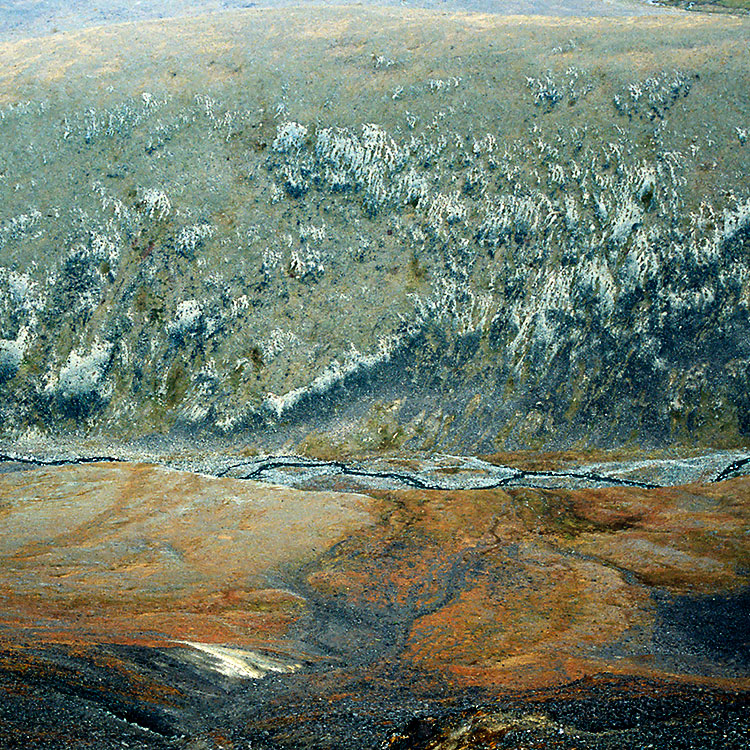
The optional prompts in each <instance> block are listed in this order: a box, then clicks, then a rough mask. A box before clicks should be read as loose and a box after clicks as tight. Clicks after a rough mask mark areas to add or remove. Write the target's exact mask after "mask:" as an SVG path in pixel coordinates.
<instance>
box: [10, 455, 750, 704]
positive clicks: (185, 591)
mask: <svg viewBox="0 0 750 750" xmlns="http://www.w3.org/2000/svg"><path fill="white" fill-rule="evenodd" d="M372 495H373V496H372V497H364V496H362V495H352V494H343V493H333V492H323V493H320V492H302V491H295V490H290V489H286V488H279V487H270V486H266V485H261V484H255V483H251V482H241V481H237V480H232V479H217V478H212V477H206V476H199V475H193V474H187V473H182V472H177V471H171V470H167V469H164V468H160V467H156V466H151V465H127V464H112V465H107V464H99V465H95V466H94V465H87V466H70V467H65V468H54V469H38V470H34V471H29V472H23V473H16V474H8V475H4V476H0V526H1V527H2V529H3V534H2V538H0V598H1V599H2V615H0V620H1V622H0V624H1V625H2V626H3V627H1V628H0V646H4V647H6V648H8V647H10V645H11V644H15V645H14V648H17V647H19V644H23V643H40V642H56V643H64V644H67V646H68V647H72V646H75V645H76V644H86V643H101V642H114V643H127V644H138V645H166V644H170V643H175V642H177V641H181V640H192V641H204V642H214V643H225V644H232V645H236V646H241V647H246V648H259V647H260V648H266V649H270V650H275V649H279V650H283V648H284V646H285V644H289V643H291V639H293V638H296V639H297V646H299V638H300V637H303V635H304V634H302V636H301V635H300V633H302V631H303V629H302V630H301V629H300V628H301V623H302V620H303V618H302V616H303V615H305V616H306V617H308V616H310V615H311V612H312V609H311V606H310V605H311V599H314V603H315V607H316V608H318V610H319V609H320V608H321V607H323V608H325V607H326V604H327V603H328V604H335V605H336V606H337V607H340V606H342V605H344V606H346V607H347V608H348V611H354V612H357V611H361V612H363V613H366V614H367V616H368V618H370V619H371V620H374V621H377V618H378V617H382V618H384V619H386V618H388V619H390V620H391V621H396V622H399V623H401V624H402V625H403V632H405V634H406V635H405V638H404V640H403V642H402V643H398V644H392V645H393V646H394V647H395V649H396V651H395V656H394V650H393V648H391V649H389V650H388V649H386V650H387V651H388V653H389V656H388V659H389V660H391V661H392V660H394V659H395V660H396V662H397V663H398V665H400V666H402V667H404V668H406V669H407V670H408V671H409V672H410V673H412V674H422V675H424V676H425V680H427V682H432V681H442V682H444V683H445V684H448V685H451V686H454V687H456V688H463V687H468V686H480V687H483V688H487V689H490V690H497V691H507V690H513V691H518V690H520V689H525V688H542V687H549V686H554V685H559V684H563V683H567V682H570V681H571V680H576V679H580V678H583V677H586V676H588V675H594V674H600V673H605V672H607V673H613V674H633V675H644V676H649V677H674V676H675V675H676V674H677V672H675V671H674V670H673V668H672V667H670V665H669V664H667V663H666V662H665V661H664V660H663V659H661V660H660V659H657V658H656V657H655V655H654V654H653V653H652V640H653V635H654V633H655V631H656V628H657V627H658V625H659V623H658V612H657V608H656V606H655V603H654V597H653V594H654V592H659V593H660V595H662V596H673V597H674V596H688V595H689V596H705V595H708V594H722V595H727V596H729V595H732V594H733V593H737V592H740V591H742V590H743V589H746V587H747V583H748V582H747V574H746V571H747V570H748V569H750V538H749V535H748V529H749V528H750V527H749V525H748V515H749V514H750V503H749V502H748V498H749V497H750V479H747V478H741V479H734V480H731V481H727V482H723V483H720V484H714V485H707V486H704V485H691V486H685V487H675V488H665V489H658V490H645V489H637V488H608V489H590V490H542V489H524V488H515V489H508V490H505V491H504V490H500V489H495V490H471V491H420V490H409V491H391V492H386V491H380V492H375V493H372ZM280 581H288V582H289V583H288V586H286V585H284V584H280ZM6 658H10V657H7V656H6ZM372 669H373V670H374V671H373V674H374V673H375V671H376V670H377V669H378V664H377V663H375V664H373V665H372ZM677 676H678V677H679V678H680V679H684V680H692V681H695V680H698V681H705V682H712V683H714V684H717V685H722V686H731V687H733V688H748V687H750V681H749V680H748V679H747V678H746V676H745V675H744V674H742V673H739V672H736V673H730V672H728V671H726V670H725V671H724V672H722V671H721V670H717V669H711V670H706V671H705V672H701V671H700V670H698V669H697V668H695V669H694V670H693V671H690V670H689V669H687V670H683V671H682V672H680V673H679V675H677Z"/></svg>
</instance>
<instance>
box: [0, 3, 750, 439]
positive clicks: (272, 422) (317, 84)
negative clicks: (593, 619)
mask: <svg viewBox="0 0 750 750" xmlns="http://www.w3.org/2000/svg"><path fill="white" fill-rule="evenodd" d="M282 16H283V23H281V22H280V21H279V19H280V18H282ZM667 23H668V24H669V33H664V24H667ZM373 30H375V31H374V32H373ZM747 32H748V28H747V26H746V25H745V24H744V22H742V21H738V20H736V19H731V20H727V19H716V18H707V17H697V16H690V17H682V16H680V17H675V18H669V19H668V20H666V19H658V20H657V19H653V18H646V19H641V20H638V21H635V22H630V21H628V22H627V23H626V22H620V21H614V20H606V21H605V20H600V21H597V22H596V23H582V22H581V21H580V20H578V19H571V20H567V21H555V22H554V23H553V22H551V21H544V20H539V19H537V20H529V21H527V22H524V23H523V24H518V23H517V22H513V23H511V22H510V21H509V20H507V19H502V18H496V19H487V18H482V19H479V18H472V17H469V16H452V17H444V16H437V15H432V14H430V13H426V12H407V11H393V10H363V9H357V10H354V11H353V10H351V9H348V10H347V9H326V10H321V11H319V12H317V13H316V16H315V20H314V22H313V23H312V25H311V21H310V17H309V14H308V13H307V12H301V11H284V12H283V13H282V12H278V13H276V12H273V13H272V12H265V11H264V12H258V11H251V12H247V13H240V14H236V15H232V14H228V15H222V16H216V17H212V18H211V19H210V20H205V19H203V20H201V21H196V20H186V21H184V22H181V23H180V24H176V25H171V26H165V25H163V24H158V23H154V24H145V25H143V26H139V27H138V29H137V30H136V29H131V28H128V27H123V28H120V29H117V30H116V31H114V30H111V29H110V30H92V31H88V32H81V33H80V34H76V35H71V36H69V37H66V38H58V39H55V40H42V41H39V42H35V43H34V45H35V46H34V54H33V55H32V54H31V49H30V47H29V46H28V45H26V46H24V44H23V43H21V44H17V45H8V46H6V47H3V48H0V71H2V72H0V154H2V161H1V162H0V207H1V208H0V379H2V380H3V393H2V396H0V417H2V421H3V436H4V437H5V438H6V439H15V438H18V437H20V436H22V435H23V434H24V433H25V432H26V431H27V430H28V429H29V428H30V426H31V425H38V424H40V423H41V424H44V425H46V426H47V428H48V429H51V430H58V429H59V430H62V431H65V430H76V431H79V432H82V433H87V434H91V435H94V434H105V433H106V434H108V435H113V436H115V437H118V438H128V437H133V438H135V437H138V436H140V435H143V434H148V433H152V432H156V433H165V432H168V431H170V430H171V431H178V432H181V433H189V434H194V433H196V432H200V433H202V434H204V435H213V436H217V435H218V436H221V435H226V436H228V438H229V439H232V436H235V435H237V434H239V433H243V434H251V435H253V436H254V439H256V440H258V441H259V442H260V443H261V444H264V445H267V446H268V447H270V446H271V445H275V446H280V445H285V444H293V445H299V444H300V443H302V442H303V441H305V438H306V436H308V435H310V434H311V433H315V438H314V439H313V438H312V437H311V438H310V440H309V441H308V443H307V444H308V445H309V447H310V450H311V451H312V452H315V451H317V450H318V448H315V447H314V445H313V444H315V445H318V446H327V445H328V446H335V445H348V444H349V443H352V441H353V443H352V444H354V443H356V444H357V445H359V446H360V448H359V449H365V450H373V451H375V450H382V451H393V450H397V449H399V448H401V447H406V448H430V449H435V448H440V447H448V446H461V447H462V448H465V449H471V450H485V451H490V450H494V449H501V448H504V447H518V446H519V445H525V446H536V447H540V448H542V447H546V446H550V445H552V444H557V445H595V446H596V445H598V446H604V447H608V446H614V445H620V444H623V443H625V442H632V440H633V436H636V438H637V440H636V441H637V442H642V443H644V444H648V445H654V444H662V445H663V444H667V443H669V442H670V441H672V440H675V439H676V440H680V441H681V442H683V443H690V442H696V443H702V442H706V441H710V442H713V441H715V440H720V441H721V442H722V444H738V443H743V442H744V441H745V440H746V439H747V436H748V434H750V418H749V417H748V404H747V398H746V395H744V394H746V393H747V392H749V391H750V387H749V386H750V383H749V382H748V377H749V374H748V373H749V367H748V362H749V361H750V353H749V352H748V351H747V350H746V349H747V347H746V344H745V343H744V342H746V341H747V340H748V337H749V336H750V320H749V319H748V306H749V305H750V246H749V245H748V242H749V241H750V240H749V238H750V193H748V190H747V183H746V175H747V174H748V173H750V144H748V142H747V141H748V130H749V129H750V105H749V104H748V100H747V97H746V95H745V94H746V92H747V90H749V89H750V63H749V62H748V59H747V55H746V54H744V53H745V52H746V49H747V43H748V33H747ZM643 50H648V52H645V53H644V51H643ZM60 76H62V77H63V80H64V85H61V84H60V78H59V77H60ZM92 76H93V77H92ZM709 383H710V384H711V386H710V390H711V394H712V395H711V396H710V397H708V396H707V395H706V393H707V389H708V384H709ZM380 404H396V405H397V407H396V408H395V409H394V410H391V409H390V407H388V409H386V410H385V411H384V410H383V408H381V406H380ZM717 408H721V409H722V414H723V415H724V417H723V419H724V421H723V422H722V426H721V429H720V432H721V435H719V436H717V435H716V434H715V433H716V431H715V430H711V429H709V427H708V425H710V424H711V423H712V422H713V423H716V419H715V418H714V416H713V415H714V413H715V411H716V409H717ZM344 433H351V435H345V434H344ZM351 436H354V437H351ZM350 438H351V439H350ZM323 449H324V448H320V450H323ZM325 450H328V449H327V448H326V449H325Z"/></svg>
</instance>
